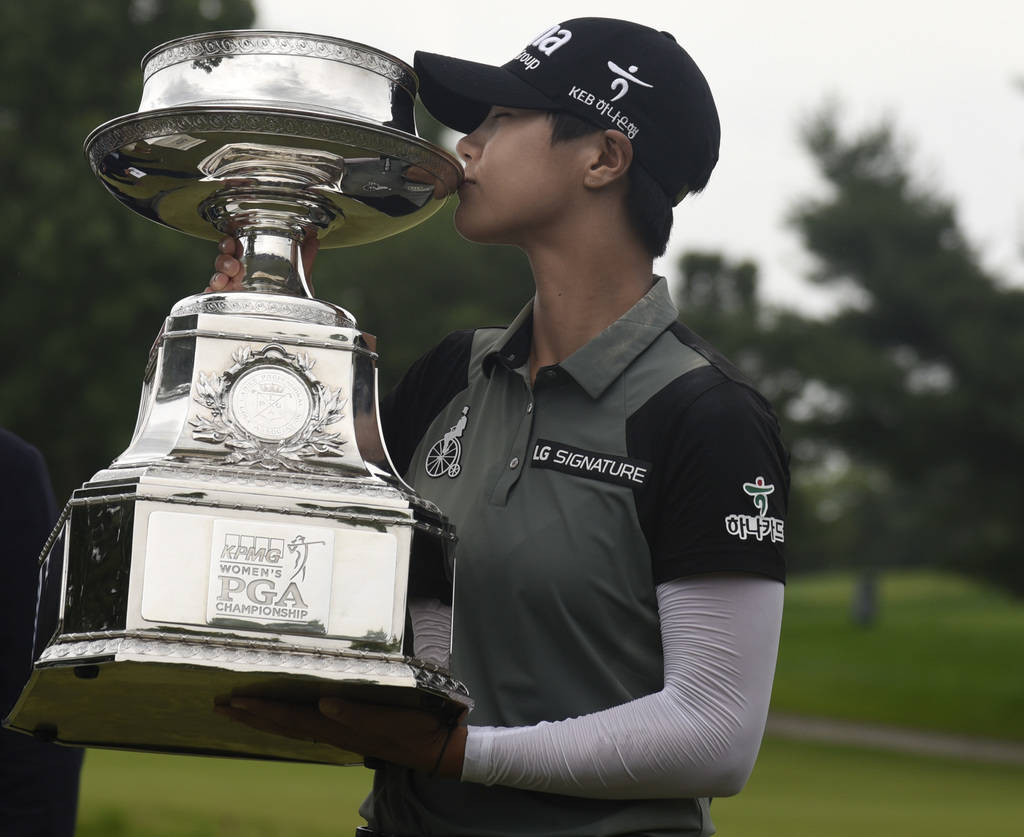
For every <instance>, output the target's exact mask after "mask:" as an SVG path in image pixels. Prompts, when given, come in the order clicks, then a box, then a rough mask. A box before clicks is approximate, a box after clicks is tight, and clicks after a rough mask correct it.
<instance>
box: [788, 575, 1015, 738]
mask: <svg viewBox="0 0 1024 837" xmlns="http://www.w3.org/2000/svg"><path fill="white" fill-rule="evenodd" d="M853 586H854V584H853V576H851V575H843V574H828V575H821V576H810V577H808V576H805V577H797V578H796V579H794V580H793V581H792V582H791V583H790V584H789V586H788V588H787V591H786V608H785V616H784V617H783V628H782V643H781V648H780V652H779V665H778V670H777V672H776V675H775V687H774V689H773V693H772V708H773V709H775V710H777V711H780V712H792V713H797V714H806V715H820V716H826V717H833V718H848V719H854V720H863V721H872V722H879V723H889V724H897V725H901V726H908V727H916V728H922V729H934V730H942V731H946V732H955V733H964V734H973V735H983V736H990V737H995V738H1009V739H1016V740H1024V666H1022V665H1021V664H1020V661H1021V649H1022V646H1024V605H1022V604H1021V603H1020V602H1018V601H1015V600H1012V599H1010V598H1009V597H1008V596H1005V595H1002V594H1000V593H999V592H998V591H994V590H991V589H989V588H985V587H982V586H980V585H976V584H973V583H970V582H967V581H965V580H963V579H961V578H957V577H955V576H946V575H941V574H938V573H922V572H918V573H909V572H906V573H890V574H887V575H883V576H882V579H881V583H880V588H879V611H878V614H879V615H878V620H877V622H876V623H875V624H874V625H873V626H872V627H868V628H863V627H859V626H857V625H855V624H853V622H852V620H851V618H850V602H851V598H852V595H853Z"/></svg>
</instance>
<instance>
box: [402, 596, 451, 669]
mask: <svg viewBox="0 0 1024 837" xmlns="http://www.w3.org/2000/svg"><path fill="white" fill-rule="evenodd" d="M409 617H410V618H411V619H412V653H413V654H414V655H415V656H417V657H419V658H420V659H421V660H427V661H428V662H431V663H437V665H439V666H445V667H447V666H448V665H449V663H450V660H449V657H450V655H451V645H452V608H451V605H446V604H441V602H440V601H439V600H438V599H409Z"/></svg>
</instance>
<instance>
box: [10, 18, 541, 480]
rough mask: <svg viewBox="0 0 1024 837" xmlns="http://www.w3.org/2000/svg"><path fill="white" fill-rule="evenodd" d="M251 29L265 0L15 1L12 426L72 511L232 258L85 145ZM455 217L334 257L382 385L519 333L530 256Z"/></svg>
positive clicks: (333, 285)
mask: <svg viewBox="0 0 1024 837" xmlns="http://www.w3.org/2000/svg"><path fill="white" fill-rule="evenodd" d="M252 22H253V10H252V8H251V4H250V2H249V0H173V1H172V0H83V2H76V3H64V2H59V0H42V1H41V2H38V3H34V4H30V5H26V4H19V3H5V4H2V5H0V33H2V35H0V37H2V39H3V43H2V46H3V48H2V49H0V72H2V74H3V78H4V80H5V82H4V88H3V92H2V93H0V175H2V177H3V182H4V184H5V189H6V200H5V201H4V202H3V203H2V204H0V246H2V247H3V250H4V252H6V253H7V256H6V257H5V258H6V263H7V265H8V267H7V271H6V275H5V276H4V280H3V282H2V286H0V312H2V315H0V316H2V328H0V369H2V370H3V371H2V374H0V425H2V426H4V427H7V428H8V429H10V430H12V431H13V432H15V433H18V434H19V435H20V436H22V437H24V438H25V439H27V440H28V441H30V442H32V443H33V444H35V445H36V446H38V447H39V448H40V449H41V450H42V451H43V453H44V455H45V456H46V458H47V461H48V464H49V466H50V469H51V473H52V477H53V482H54V486H55V490H56V492H57V495H58V500H60V499H63V497H66V496H67V495H68V494H69V493H70V491H71V490H72V489H74V488H75V487H77V486H78V485H80V484H81V483H82V482H83V481H84V480H86V479H88V478H89V477H90V476H91V475H92V474H93V473H94V472H95V471H97V470H98V469H100V468H102V467H105V466H106V465H108V464H109V463H110V461H111V460H112V459H114V457H116V456H117V455H118V454H119V453H120V452H121V451H122V450H123V449H124V447H125V446H126V445H127V443H128V441H129V438H130V436H131V431H132V427H133V426H134V422H135V412H136V408H137V405H138V399H139V393H140V390H141V384H142V373H143V370H144V368H145V364H146V358H147V354H148V351H149V348H150V346H151V345H152V342H153V339H154V337H155V336H156V334H157V332H158V330H159V328H160V326H161V323H162V321H163V318H164V317H165V316H166V315H167V312H168V311H169V310H170V308H171V305H172V304H173V303H174V302H175V301H176V300H178V299H180V298H183V297H185V296H188V295H190V294H192V293H196V292H198V291H200V290H201V289H202V288H203V287H204V286H205V284H206V282H207V280H208V278H209V276H210V274H211V272H212V263H213V257H214V255H215V248H214V246H213V245H212V244H209V243H201V242H199V241H197V240H193V239H190V238H188V237H186V236H184V235H182V234H180V233H176V232H174V231H171V230H168V229H165V228H162V227H160V226H159V225H157V224H154V223H152V222H151V221H148V220H146V219H144V218H142V217H141V216H138V215H136V214H135V213H133V212H131V211H129V210H127V209H126V208H125V207H124V206H122V205H121V204H119V203H118V202H117V201H115V200H114V199H112V198H111V196H110V195H109V194H107V193H106V190H105V189H103V187H102V186H101V185H100V183H99V182H98V181H97V180H96V178H95V177H94V176H93V175H92V173H91V172H90V171H89V167H88V164H87V163H86V162H85V160H84V159H83V155H82V141H83V139H84V138H85V137H86V136H87V134H88V133H89V132H90V131H91V130H92V129H93V128H95V127H96V126H97V125H99V124H101V123H103V122H105V121H107V120H109V119H112V118H115V117H118V116H120V115H122V114H125V113H131V112H133V111H134V110H135V109H136V108H137V107H138V102H139V99H140V96H141V91H142V76H141V72H140V71H139V61H140V59H141V57H142V56H143V55H144V54H145V52H147V51H148V50H149V49H151V48H152V47H154V46H156V45H158V44H160V43H163V42H164V41H167V40H169V39H171V38H174V37H179V36H182V35H188V34H193V33H196V32H202V31H211V30H216V29H233V28H247V27H249V26H251V25H252ZM419 124H420V130H421V133H423V134H424V135H426V136H429V137H432V138H434V139H435V140H437V139H440V138H441V137H442V135H443V129H441V128H440V126H438V125H436V123H432V122H430V120H429V118H428V117H427V116H426V115H425V114H423V113H422V112H421V113H420V114H419ZM451 211H452V208H451V207H446V208H445V209H444V210H442V211H441V212H439V213H438V214H437V215H436V216H435V217H434V218H432V219H430V220H429V221H428V222H426V223H424V224H423V225H421V226H420V227H418V228H416V229H414V230H412V231H410V232H407V233H404V234H403V235H402V236H401V237H400V238H397V239H392V240H388V241H384V242H381V243H379V244H375V245H370V246H366V247H358V248H352V249H340V250H329V251H325V252H324V253H322V254H321V256H320V258H319V259H318V264H317V268H316V272H315V280H316V284H317V292H318V294H319V295H320V296H322V297H323V298H324V299H328V300H331V301H332V302H336V303H338V304H341V305H344V306H346V307H348V308H349V309H350V310H351V311H352V312H353V313H354V314H355V315H356V316H357V317H358V319H359V321H360V323H361V325H363V326H365V327H366V328H367V330H368V331H370V332H372V333H375V334H376V335H377V336H378V337H379V338H380V343H379V346H380V350H381V353H382V358H383V361H382V364H381V378H382V385H383V386H382V388H385V389H386V388H387V387H388V386H389V385H390V384H392V383H394V381H395V380H396V379H397V376H398V375H399V374H400V373H401V372H402V371H404V369H405V368H406V367H407V366H408V365H409V364H410V363H411V362H412V360H413V359H415V358H416V357H417V356H418V355H419V354H420V353H422V352H423V351H425V350H426V349H428V348H429V347H430V346H431V345H433V343H435V342H436V341H437V340H438V339H440V338H441V337H442V336H443V335H444V334H446V333H447V332H448V331H451V330H454V329H457V328H466V327H470V326H475V325H482V324H489V323H502V322H507V321H508V320H509V319H510V318H511V317H512V316H514V314H515V313H516V311H517V310H518V308H519V306H521V305H522V304H523V303H524V302H525V301H526V299H527V298H528V297H529V295H530V292H531V291H530V287H531V285H530V280H529V271H528V269H527V266H526V263H525V260H524V259H523V257H522V255H521V254H519V253H518V252H517V251H512V250H509V248H487V247H479V246H475V245H469V244H467V243H466V242H463V241H462V240H461V239H459V238H458V236H457V234H456V233H455V232H454V230H453V228H452V223H451Z"/></svg>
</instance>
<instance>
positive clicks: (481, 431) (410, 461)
mask: <svg viewBox="0 0 1024 837" xmlns="http://www.w3.org/2000/svg"><path fill="white" fill-rule="evenodd" d="M677 316H678V315H677V311H676V309H675V307H674V305H673V304H672V301H671V299H670V297H669V294H668V289H667V283H666V282H665V280H664V279H661V280H659V281H658V282H657V283H656V284H655V285H654V287H653V288H652V289H651V291H650V292H649V293H648V294H647V295H646V296H645V297H644V298H643V299H641V300H640V301H639V302H638V303H637V304H636V305H635V306H634V307H633V308H632V309H631V310H630V311H629V312H627V313H626V314H625V315H624V316H623V317H622V318H621V319H620V320H618V321H617V322H615V323H613V324H612V325H611V326H609V327H608V328H607V329H605V330H604V331H603V332H602V333H601V334H599V335H598V336H596V337H595V338H594V339H593V340H591V341H590V342H589V343H587V344H586V345H585V346H583V347H582V348H581V349H579V350H578V351H577V352H575V353H574V354H573V355H572V356H571V357H569V358H567V359H566V360H565V361H563V362H562V363H560V364H557V365H555V366H551V367H547V368H544V369H542V370H540V372H539V373H538V375H537V379H536V383H535V384H534V385H533V386H532V387H531V385H530V379H529V364H528V358H529V352H530V339H531V326H532V307H531V306H527V307H526V308H525V309H524V310H523V312H522V313H520V315H519V316H518V317H517V318H516V320H515V321H514V322H513V323H512V324H511V325H510V326H509V327H508V328H507V329H505V328H488V329H478V330H475V331H471V332H460V333H457V334H453V335H451V336H449V337H448V338H446V339H445V340H444V341H443V342H442V343H441V344H439V345H438V346H437V347H436V348H435V349H434V350H433V351H431V352H430V353H428V354H427V355H426V356H424V357H423V358H422V359H421V360H420V361H418V362H417V363H416V364H415V365H414V366H413V368H412V369H410V371H409V373H408V374H407V375H406V377H405V378H404V379H403V381H402V382H401V384H399V386H398V387H397V388H396V390H395V392H394V393H392V395H391V396H389V397H388V399H386V400H385V402H384V404H383V405H382V422H383V425H384V431H385V437H386V439H387V443H388V448H389V450H390V452H391V454H392V457H393V459H394V460H395V464H396V466H397V467H398V469H399V470H400V472H402V473H403V474H404V475H405V478H406V479H407V480H408V481H409V482H410V483H411V484H412V485H413V486H414V487H415V488H416V490H417V491H418V492H419V493H420V494H422V495H423V496H425V497H427V498H429V499H430V500H432V501H434V502H435V503H437V504H438V506H440V507H441V508H442V509H443V510H444V511H445V513H446V514H447V515H448V516H449V517H450V518H451V520H452V522H453V523H454V524H455V526H456V531H457V534H458V536H459V543H458V547H457V550H456V565H457V567H458V570H457V575H456V584H455V602H454V623H453V645H452V648H453V657H452V667H453V670H454V673H455V675H456V676H457V677H459V678H460V679H461V680H463V681H464V682H465V683H466V684H467V685H468V686H469V690H470V694H471V695H472V696H473V698H474V700H475V701H476V708H475V709H474V710H473V712H472V714H471V715H470V719H469V722H470V723H471V724H480V725H491V726H522V725H532V724H536V723H538V722H540V721H556V720H562V719H565V718H572V717H575V716H578V715H583V714H587V713H591V712H596V711H599V710H602V709H606V708H608V707H610V706H615V705H617V704H620V703H625V702H627V701H630V700H633V699H635V698H638V697H642V696H643V695H646V694H650V693H653V692H657V691H659V690H660V689H661V688H662V685H663V676H662V654H661V640H660V631H659V622H658V611H657V602H656V597H655V587H656V585H658V584H660V583H661V582H664V581H669V580H672V579H676V578H680V577H685V576H689V575H695V574H700V573H709V572H747V573H757V574H761V575H765V576H768V577H771V578H775V579H778V580H783V579H784V563H783V559H782V541H783V539H784V524H783V519H784V517H785V503H786V495H787V491H788V480H789V476H788V470H787V455H786V453H785V450H784V449H783V447H782V444H781V442H780V440H779V435H778V425H777V422H776V420H775V417H774V415H773V414H772V412H771V409H770V407H769V406H768V404H767V403H766V402H765V400H764V399H763V398H762V397H761V396H760V395H759V394H757V393H756V391H754V390H753V389H752V388H751V387H750V386H749V384H747V383H746V382H745V381H743V379H742V377H741V375H740V374H739V373H738V371H737V370H736V369H735V368H734V367H733V366H732V365H731V364H729V363H728V361H726V360H725V359H724V358H723V357H721V356H720V355H719V354H718V353H717V352H715V351H714V350H713V349H712V348H711V347H710V346H708V345H707V344H706V343H705V342H704V341H702V340H701V339H700V338H699V337H697V336H696V335H695V334H693V333H692V332H690V331H689V330H688V329H686V328H685V327H684V326H682V325H681V324H680V323H679V322H678V321H677ZM448 569H449V570H450V568H448ZM428 576H429V573H424V574H423V577H428ZM364 814H365V815H366V816H367V817H368V819H369V820H370V822H371V824H372V825H374V826H375V827H377V828H378V829H380V830H381V831H383V832H386V833H396V834H445V835H471V834H472V835H477V837H481V835H513V834H534V835H536V834H547V835H612V834H615V835H622V834H665V835H668V834H673V835H702V834H710V833H712V831H713V827H712V826H711V823H710V820H709V818H708V815H707V801H706V800H692V799H650V800H612V799H584V798H577V797H568V796H561V795H557V794H545V793H537V792H532V791H520V790H516V789H513V788H506V787H486V786H482V785H474V784H471V783H460V782H456V781H445V780H430V779H427V778H426V777H425V776H423V775H422V774H417V773H415V772H413V771H409V770H405V769H400V768H392V767H390V766H388V767H385V768H383V769H382V770H379V771H378V775H377V777H376V779H375V784H374V792H373V794H372V796H371V798H370V799H369V800H368V801H367V805H366V806H364Z"/></svg>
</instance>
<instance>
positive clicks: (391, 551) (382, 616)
mask: <svg viewBox="0 0 1024 837" xmlns="http://www.w3.org/2000/svg"><path fill="white" fill-rule="evenodd" d="M143 77H144V88H143V95H142V102H141V104H140V107H139V111H138V112H137V113H133V114H129V115H126V116H122V117H120V118H117V119H114V120H112V121H110V122H107V123H106V124H104V125H101V126H100V127H98V128H97V129H96V130H94V131H93V132H92V133H91V134H90V135H89V137H88V138H87V139H86V141H85V153H86V157H87V159H88V162H89V164H90V166H91V167H92V169H93V171H94V173H95V174H96V175H97V177H98V178H99V179H100V181H101V182H102V184H103V185H104V186H105V187H106V188H107V189H108V190H109V191H110V192H111V193H112V194H113V195H114V196H115V197H116V198H117V199H118V200H119V201H121V202H122V203H124V204H125V205H126V206H128V207H129V208H130V209H132V210H133V211H135V212H137V213H139V214H141V215H144V216H145V217H147V218H150V219H151V220H153V221H156V222H158V223H160V224H163V225H165V226H167V227H171V228H173V229H176V230H179V231H181V232H184V233H187V234H190V235H194V236H198V237H200V238H206V239H210V240H217V239H219V238H221V237H223V236H224V235H233V236H235V237H237V238H238V239H239V240H240V241H241V242H242V245H243V254H242V256H241V258H240V261H241V263H242V266H243V271H244V275H243V279H242V287H243V290H242V291H240V292H237V293H230V294H213V293H211V294H197V295H195V296H192V297H188V298H186V299H184V300H181V301H180V302H178V303H177V304H175V305H174V306H173V308H172V310H171V312H170V315H169V316H168V318H167V320H166V322H165V324H164V327H163V329H162V331H161V333H160V335H159V336H158V338H157V341H156V343H155V344H154V346H153V349H152V350H151V352H150V357H149V362H148V364H147V366H146V370H145V374H144V376H143V389H142V399H141V404H140V407H139V417H138V421H137V424H136V428H135V431H134V434H133V437H132V439H131V442H130V443H129V445H128V448H127V449H126V450H125V451H124V453H122V454H121V455H120V456H119V457H118V458H117V459H116V460H115V461H114V462H113V463H112V464H111V465H110V466H109V467H108V468H106V469H104V470H102V471H100V472H99V473H97V474H96V475H95V476H94V477H93V478H92V479H91V480H89V481H88V482H86V483H85V484H84V485H83V486H82V488H80V489H78V490H77V491H75V492H74V493H73V495H72V497H71V499H70V500H69V501H68V504H67V505H66V507H65V508H64V511H63V513H62V515H61V517H60V520H59V521H58V523H57V526H56V527H55V529H54V531H53V533H52V535H51V536H50V539H49V541H48V542H47V544H46V545H45V546H44V548H43V552H42V555H41V557H40V572H41V573H46V574H52V573H55V572H60V573H61V574H62V576H61V577H62V584H61V588H62V593H61V597H60V601H59V603H53V604H52V605H51V604H50V603H48V602H45V601H40V603H39V611H40V612H39V613H38V615H37V635H36V641H35V655H36V656H35V663H34V666H33V673H32V676H31V678H30V680H29V682H28V684H27V685H26V687H25V689H24V690H23V692H22V695H21V697H20V699H19V701H18V703H17V704H16V705H15V707H14V709H13V710H12V712H11V715H10V717H9V718H8V719H7V720H6V723H7V724H8V725H9V726H11V727H12V728H14V729H19V730H22V731H24V732H28V733H31V734H34V735H36V736H37V737H40V738H44V739H47V740H52V741H57V742H60V743H65V744H73V745H79V746H90V747H119V748H127V749H139V750H157V751H164V752H185V753H205V754H212V755H226V756H246V757H256V758H270V759H286V760H295V761H314V762H327V763H352V762H354V761H358V760H361V759H360V757H358V756H356V755H355V754H352V753H346V752H344V751H341V750H338V749H336V748H332V747H329V746H327V745H324V744H318V743H315V742H306V741H298V740H292V739H288V738H283V737H280V736H274V735H270V734H268V733H264V732H261V731H258V730H254V729H250V728H248V727H244V726H242V725H239V724H236V723H233V722H231V721H229V720H227V719H225V718H223V717H222V716H220V715H218V714H216V713H215V712H214V705H215V703H217V702H224V701H226V700H228V699H230V697H232V696H235V695H257V696H263V697H271V698H276V699H279V700H286V701H295V702H313V701H315V700H317V699H318V698H319V697H322V696H326V695H337V696H343V697H348V698H351V699H355V700H362V701H368V702H374V703H381V704H389V705H401V706H412V707H420V708H424V709H428V710H430V711H434V712H436V713H438V715H439V716H447V717H451V716H454V715H457V714H460V713H461V712H463V711H464V710H465V709H467V708H468V707H470V706H471V703H472V702H471V700H470V698H469V695H468V692H467V690H466V688H465V686H464V685H463V684H461V683H460V682H458V681H457V680H456V679H455V678H454V677H453V676H452V675H451V673H450V672H449V671H448V670H447V668H446V667H445V665H446V661H444V660H425V659H420V658H418V657H416V656H415V655H414V653H413V651H414V636H413V632H414V629H413V620H412V618H411V617H410V613H409V602H410V600H415V599H416V598H418V597H419V598H424V599H440V600H441V601H443V602H445V603H448V604H450V603H451V593H452V585H453V574H454V566H453V557H452V553H453V545H454V541H455V533H454V530H453V527H452V526H451V524H450V523H449V522H448V521H447V519H446V518H445V516H444V515H443V514H442V512H441V511H440V510H439V509H438V508H437V507H436V506H434V505H433V504H431V503H429V502H427V501H426V500H424V499H422V498H420V497H419V496H418V495H416V493H415V492H414V491H413V490H412V489H411V488H410V487H409V486H408V485H406V484H405V483H404V482H403V480H402V479H401V477H400V476H399V475H398V474H397V473H396V470H395V468H394V466H393V464H392V462H391V460H390V457H389V456H388V453H387V449H386V447H385V444H384V442H383V438H382V434H381V430H380V422H379V420H378V414H377V380H376V357H377V356H376V353H375V340H374V338H373V337H372V336H371V335H368V334H365V333H363V332H361V331H360V330H359V329H358V328H357V327H356V322H355V319H354V318H353V317H352V315H351V314H349V313H348V312H347V311H346V310H345V309H343V308H341V307H339V306H337V305H334V304H332V303H328V302H325V301H322V300H317V299H315V298H314V297H313V294H312V289H311V285H310V283H309V281H308V277H307V276H306V275H305V272H304V268H303V265H302V260H301V258H300V257H299V253H300V247H301V245H302V243H303V242H304V241H307V240H308V239H310V238H316V239H317V240H318V241H319V243H320V245H321V246H324V247H342V246H354V245H358V244H362V243H365V242H369V241H375V240H378V239H381V238H385V237H387V236H390V235H394V234H396V233H399V232H401V231H402V230H405V229H408V228H409V227H411V226H413V225H414V224H417V223H419V222H420V221H422V220H424V219H426V218H427V217H429V216H430V215H431V214H433V213H434V212H435V211H437V210H438V209H439V208H440V207H441V206H442V205H443V203H444V201H445V199H446V198H447V197H449V196H450V195H451V194H452V193H453V192H454V191H455V190H456V189H457V188H458V185H459V183H460V182H461V177H462V169H461V166H460V165H459V163H458V161H457V160H455V158H453V157H452V156H451V155H449V154H447V153H446V152H444V151H442V150H440V149H438V148H436V147H434V146H433V145H431V144H430V143H428V142H426V141H424V140H422V139H420V138H419V137H417V136H416V133H415V125H414V119H413V103H414V99H415V94H416V86H417V82H416V78H415V76H414V74H413V72H412V70H411V69H410V68H409V67H408V66H407V65H405V64H403V63H402V62H400V61H398V60H397V59H394V58H392V57H391V56H388V55H386V54H385V53H382V52H379V51H378V50H375V49H372V48H370V47H367V46H364V45H361V44H356V43H352V42H349V41H344V40H341V39H337V38H328V37H323V36H319V35H307V34H296V33H287V32H260V31H230V32H214V33H208V34H203V35H196V36H192V37H187V38H182V39H179V40H176V41H171V42H169V43H167V44H164V45H162V46H160V47H157V48H156V49H154V50H152V51H151V52H149V53H148V54H147V55H146V56H145V58H144V59H143ZM47 625H49V626H53V625H55V626H56V627H55V628H54V629H53V630H49V629H45V628H43V627H41V626H47Z"/></svg>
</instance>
